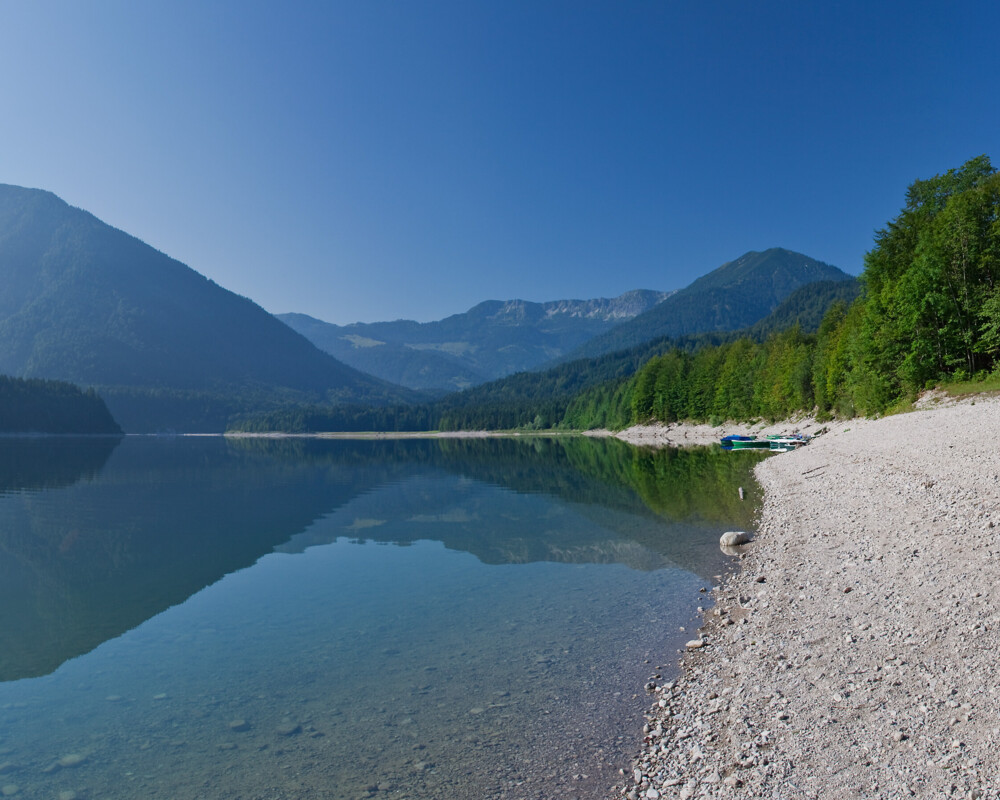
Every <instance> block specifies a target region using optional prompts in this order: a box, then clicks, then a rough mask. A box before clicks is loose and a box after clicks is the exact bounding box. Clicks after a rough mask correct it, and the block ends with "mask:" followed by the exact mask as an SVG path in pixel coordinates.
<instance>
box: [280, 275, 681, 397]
mask: <svg viewBox="0 0 1000 800" xmlns="http://www.w3.org/2000/svg"><path fill="white" fill-rule="evenodd" d="M671 294H672V293H671V292H657V291H652V290H648V289H636V290H633V291H630V292H626V293H625V294H622V295H620V296H618V297H613V298H595V299H591V300H555V301H551V302H546V303H535V302H529V301H526V300H506V301H504V300H487V301H485V302H482V303H479V304H477V305H475V306H473V307H472V308H470V309H469V310H468V311H466V312H464V313H462V314H453V315H452V316H449V317H446V318H445V319H442V320H438V321H435V322H424V323H421V322H414V321H412V320H397V321H395V322H370V323H363V322H359V323H354V324H351V325H334V324H332V323H328V322H323V321H322V320H318V319H315V318H313V317H310V316H307V315H305V314H279V315H278V318H279V319H281V320H282V321H283V322H285V323H286V324H288V325H289V326H290V327H291V328H292V329H294V330H296V331H298V332H299V333H301V334H302V335H303V336H305V337H306V338H308V339H309V340H310V341H312V342H313V343H314V344H315V345H316V346H317V347H319V348H320V349H322V350H325V351H326V352H328V353H330V354H331V355H333V356H334V357H335V358H337V359H339V360H340V361H343V362H344V363H346V364H349V365H351V366H353V367H355V368H356V369H360V370H363V371H365V372H368V373H370V374H372V375H376V376H378V377H380V378H382V379H384V380H387V381H390V382H392V383H398V384H400V385H403V386H408V387H410V388H412V389H432V390H441V391H444V390H456V389H464V388H467V387H469V386H473V385H476V384H480V383H483V382H485V381H487V380H493V379H495V378H498V377H503V376H504V375H509V374H511V373H514V372H521V371H523V370H528V369H532V368H535V367H537V366H539V365H540V364H542V363H545V362H548V361H551V360H553V359H556V358H558V357H560V356H561V355H562V354H564V353H566V352H569V351H570V350H572V349H573V348H575V347H578V346H579V345H581V344H583V343H584V342H586V341H587V340H589V339H591V338H592V337H594V336H597V335H599V334H600V333H603V332H605V331H608V330H611V329H612V328H613V327H614V326H616V325H618V324H620V323H621V322H624V321H626V320H629V319H632V318H633V317H635V316H636V315H638V314H642V313H643V312H646V311H648V310H649V309H651V308H653V307H654V306H656V305H657V304H658V303H661V302H663V301H664V300H665V299H667V298H668V297H670V295H671Z"/></svg>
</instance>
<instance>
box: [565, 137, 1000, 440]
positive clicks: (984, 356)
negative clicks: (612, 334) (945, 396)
mask: <svg viewBox="0 0 1000 800" xmlns="http://www.w3.org/2000/svg"><path fill="white" fill-rule="evenodd" d="M998 220H1000V173H997V172H996V171H995V170H994V169H993V166H992V165H991V163H990V160H989V158H987V157H986V156H979V157H977V158H973V159H971V160H970V161H968V162H966V163H965V164H963V165H962V167H961V168H959V169H952V170H949V171H948V172H946V173H944V174H943V175H936V176H934V177H933V178H929V179H925V180H918V181H915V182H914V183H913V184H912V185H911V186H910V188H909V190H908V191H907V194H906V205H905V206H904V208H903V210H902V211H901V212H900V213H899V215H898V216H897V217H896V218H895V219H893V220H890V221H889V223H888V224H887V225H886V227H885V228H883V229H882V230H880V231H878V233H877V235H876V238H875V247H874V248H873V249H872V250H871V251H870V252H869V253H868V254H867V255H866V257H865V271H864V273H863V275H862V281H863V283H864V285H865V292H864V294H862V295H861V296H860V297H859V298H857V299H856V300H855V301H854V302H853V303H851V305H850V306H848V305H847V303H845V302H843V301H842V300H841V301H838V302H835V303H834V304H833V305H832V306H831V307H830V309H829V311H828V312H827V313H826V315H825V316H824V318H823V321H822V323H821V324H820V326H819V330H818V331H817V333H816V334H815V335H807V334H806V333H804V332H803V331H802V330H801V329H799V328H797V327H793V328H791V329H788V330H785V331H783V332H781V333H775V334H772V335H771V336H769V337H768V338H767V339H766V340H764V341H763V342H760V341H755V340H753V339H751V338H749V337H743V338H740V339H737V340H735V341H732V342H729V343H725V344H723V345H721V346H719V347H710V348H704V349H702V350H700V351H698V352H697V353H690V352H685V351H682V350H679V349H674V350H672V351H670V352H668V353H665V354H663V355H661V356H658V357H656V358H653V359H651V360H650V361H648V362H647V363H646V364H644V365H643V367H642V369H641V370H639V372H638V373H637V374H636V375H635V376H634V377H633V378H630V379H627V380H624V381H617V382H611V383H608V384H605V385H603V386H600V387H594V388H592V389H588V390H587V391H585V392H583V393H582V394H581V395H579V396H577V397H576V398H575V399H574V401H573V403H572V404H571V406H570V408H569V410H568V413H567V415H566V418H565V419H564V423H565V424H566V425H568V426H572V427H605V426H610V427H624V426H627V425H630V424H633V423H636V422H646V421H648V420H659V421H662V422H672V421H674V420H710V421H711V420H715V421H723V420H727V419H736V420H747V419H753V418H761V417H764V418H768V419H772V420H777V419H783V418H785V417H788V416H789V415H791V414H793V413H795V412H798V411H816V412H817V413H818V414H819V415H820V416H823V415H830V414H834V413H835V414H837V415H839V416H848V417H849V416H852V415H854V414H865V415H872V414H881V413H884V412H886V411H892V410H893V409H894V408H906V407H907V405H908V403H909V402H910V401H912V400H913V399H914V398H916V396H917V394H918V393H919V392H920V391H921V390H923V389H925V388H928V387H931V386H934V385H935V384H937V383H939V382H947V381H959V382H964V381H971V382H972V383H973V385H975V384H976V383H978V382H979V381H984V380H986V379H987V378H991V382H992V383H993V384H994V385H995V383H996V378H997V376H998V374H1000V224H998Z"/></svg>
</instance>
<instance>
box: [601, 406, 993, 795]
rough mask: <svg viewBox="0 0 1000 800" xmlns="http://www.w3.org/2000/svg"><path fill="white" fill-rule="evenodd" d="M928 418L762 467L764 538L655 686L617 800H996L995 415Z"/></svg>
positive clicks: (663, 432)
mask: <svg viewBox="0 0 1000 800" xmlns="http://www.w3.org/2000/svg"><path fill="white" fill-rule="evenodd" d="M925 405H927V406H932V407H927V408H925V409H923V410H918V411H914V412H911V413H907V414H900V415H896V416H890V417H886V418H883V419H879V420H850V421H841V422H833V423H827V424H826V425H823V426H820V425H818V424H817V423H815V421H812V420H804V421H802V423H801V424H800V425H798V426H795V425H792V426H791V428H795V427H798V428H799V429H800V430H801V431H802V432H807V433H814V434H815V433H818V432H821V435H818V436H816V438H814V439H813V441H812V442H811V443H810V444H809V445H808V446H806V447H803V448H801V449H799V450H797V451H795V452H792V453H787V454H781V455H777V456H773V457H771V458H768V459H765V460H764V461H763V462H761V464H760V465H758V467H757V471H756V474H757V478H758V480H759V482H760V484H761V486H762V488H763V489H764V498H765V499H764V504H763V509H762V513H761V519H760V523H759V526H758V529H757V530H755V531H752V532H751V534H752V537H753V539H752V542H751V543H750V544H747V545H743V546H742V547H741V548H740V550H741V552H740V555H739V556H738V558H739V562H738V566H737V568H736V569H735V571H734V572H733V573H732V575H730V576H729V577H726V578H725V579H724V580H723V581H722V582H721V585H719V586H717V587H715V588H714V589H713V591H712V598H711V601H706V603H705V609H706V610H705V612H704V623H703V627H702V628H701V629H700V630H699V631H697V632H692V637H693V638H692V639H691V641H690V642H689V643H688V649H687V651H686V652H685V653H683V654H682V655H681V656H680V671H679V674H678V670H677V664H676V662H675V663H674V664H665V665H663V667H662V669H660V670H656V671H654V672H653V673H651V675H650V682H649V684H647V690H648V691H649V692H650V698H651V706H650V708H649V710H648V712H647V714H646V724H645V727H644V729H643V731H644V745H643V748H642V751H641V753H639V754H638V755H637V756H636V758H635V761H634V764H633V766H632V769H631V771H630V772H627V774H626V775H625V776H624V777H623V779H622V784H621V785H620V787H619V788H618V789H616V790H615V792H614V793H613V795H612V796H613V797H614V798H615V800H621V799H622V798H625V799H626V800H639V799H640V798H644V799H645V800H659V798H696V797H722V798H906V797H928V798H930V797H934V798H940V797H957V798H969V799H970V800H975V798H997V797H1000V756H998V751H1000V679H998V668H997V660H998V656H997V654H998V653H1000V606H998V598H1000V541H998V536H1000V449H998V448H997V446H996V443H995V442H994V441H993V437H992V434H993V433H994V432H997V431H1000V400H998V399H997V398H986V397H978V398H975V399H966V400H964V401H962V402H954V401H944V402H941V401H940V399H939V398H931V399H929V400H925ZM778 427H779V428H782V430H790V426H789V425H787V424H786V425H785V426H778ZM823 428H825V429H826V430H825V431H823ZM702 429H704V430H702ZM742 432H745V431H744V430H737V429H735V428H733V429H731V430H730V429H727V430H724V431H720V430H719V429H712V428H709V427H708V426H697V427H694V426H676V425H675V426H670V427H666V426H656V427H655V428H644V429H632V430H631V431H626V432H624V433H623V434H620V436H622V438H625V439H627V440H629V441H633V442H636V443H644V444H649V443H660V444H663V443H671V444H677V443H685V442H686V443H690V444H696V443H704V442H706V441H717V440H718V439H717V437H718V435H720V433H742ZM754 432H757V431H756V430H755V431H754ZM732 455H733V457H736V458H738V457H740V454H739V453H733V454H732Z"/></svg>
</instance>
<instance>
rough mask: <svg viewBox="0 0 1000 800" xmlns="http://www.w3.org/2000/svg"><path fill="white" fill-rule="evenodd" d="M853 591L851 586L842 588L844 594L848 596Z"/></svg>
mask: <svg viewBox="0 0 1000 800" xmlns="http://www.w3.org/2000/svg"><path fill="white" fill-rule="evenodd" d="M853 591H854V589H853V587H851V586H845V587H844V594H850V593H851V592H853Z"/></svg>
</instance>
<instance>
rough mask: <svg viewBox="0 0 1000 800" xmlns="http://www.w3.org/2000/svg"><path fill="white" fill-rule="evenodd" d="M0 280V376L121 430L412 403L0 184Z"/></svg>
mask: <svg viewBox="0 0 1000 800" xmlns="http://www.w3.org/2000/svg"><path fill="white" fill-rule="evenodd" d="M0 276H2V280H0V372H3V373H7V374H10V375H14V376H19V377H33V378H34V377H37V378H50V379H58V380H65V381H71V382H73V383H76V384H80V385H82V386H92V387H98V388H99V390H100V394H101V395H102V396H103V397H104V399H105V400H106V402H107V403H108V406H109V407H110V408H111V411H112V413H113V414H114V416H115V418H116V419H117V420H118V421H119V422H120V423H121V424H122V425H123V427H125V429H126V430H132V431H138V430H156V429H164V428H179V429H182V430H222V429H223V428H224V427H225V425H226V422H227V420H228V418H229V416H230V415H232V414H233V413H238V412H241V411H242V412H246V411H251V410H255V409H258V410H259V409H262V408H267V407H271V406H273V405H274V404H275V403H277V402H279V401H297V402H322V403H337V402H344V401H353V402H367V403H384V402H387V401H397V402H398V401H401V400H405V399H408V398H409V397H411V396H412V394H411V393H407V392H406V391H405V390H402V389H398V388H394V387H390V386H389V385H387V384H385V383H383V382H381V381H379V380H377V379H375V378H372V377H370V376H367V375H363V374H361V373H359V372H358V371H356V370H354V369H352V368H351V367H348V366H346V365H345V364H342V363H340V362H338V361H336V360H335V359H334V358H332V357H331V356H330V355H328V354H326V353H323V352H321V351H320V350H318V349H317V348H316V347H315V346H313V345H312V344H311V343H310V342H309V341H307V340H306V339H305V338H304V337H302V336H300V335H299V334H297V333H295V332H294V331H292V330H291V329H290V328H289V327H288V326H286V325H284V324H283V323H281V322H280V321H278V320H277V319H275V318H274V317H272V316H271V315H270V314H268V313H267V312H266V311H264V310H263V309H262V308H260V307H259V306H257V305H255V304H254V303H252V302H251V301H250V300H247V299H246V298H243V297H239V296H237V295H235V294H233V293H232V292H229V291H227V290H225V289H223V288H221V287H220V286H218V285H216V284H215V283H213V282H212V281H210V280H208V279H207V278H205V277H203V276H202V275H200V274H198V273H197V272H195V271H194V270H192V269H190V268H189V267H187V266H185V265H184V264H181V263H180V262H178V261H175V260H174V259H172V258H169V257H168V256H166V255H164V254H163V253H160V252H158V251H156V250H154V249H153V248H152V247H149V246H148V245H146V244H144V243H143V242H141V241H139V240H138V239H136V238H134V237H132V236H129V235H127V234H125V233H123V232H122V231H119V230H116V229H115V228H112V227H110V226H109V225H106V224H105V223H103V222H101V221H100V220H98V219H97V218H95V217H94V216H92V215H91V214H88V213H87V212H85V211H82V210H80V209H77V208H73V207H71V206H69V205H67V204H66V203H65V202H63V201H62V200H60V199H59V198H58V197H56V196H55V195H53V194H51V193H49V192H44V191H40V190H36V189H23V188H20V187H16V186H8V185H0Z"/></svg>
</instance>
